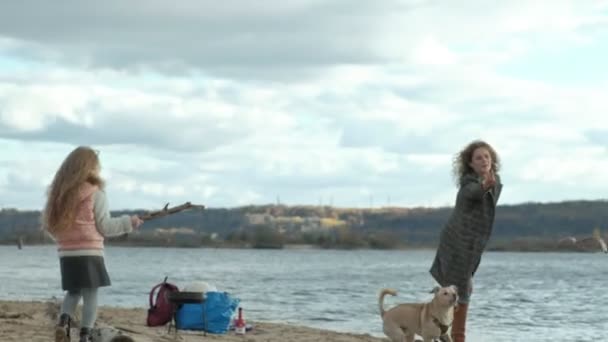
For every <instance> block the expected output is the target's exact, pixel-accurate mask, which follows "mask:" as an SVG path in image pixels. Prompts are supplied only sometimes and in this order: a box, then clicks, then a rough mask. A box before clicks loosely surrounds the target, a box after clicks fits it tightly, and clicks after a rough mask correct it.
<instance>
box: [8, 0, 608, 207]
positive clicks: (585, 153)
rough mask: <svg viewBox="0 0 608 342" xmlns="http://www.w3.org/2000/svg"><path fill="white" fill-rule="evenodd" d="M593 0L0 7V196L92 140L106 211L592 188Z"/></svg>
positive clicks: (150, 1) (37, 190) (605, 37)
mask: <svg viewBox="0 0 608 342" xmlns="http://www.w3.org/2000/svg"><path fill="white" fill-rule="evenodd" d="M606 42H608V1H599V0H598V1H587V0H550V1H549V0H546V1H534V0H510V1H482V0H464V1H448V0H444V1H442V0H435V1H433V0H428V1H425V0H382V1H372V0H365V1H364V0H333V1H330V0H290V1H283V0H264V1H246V0H239V1H236V0H224V1H210V0H181V1H178V2H175V1H157V0H145V1H144V0H132V1H128V2H125V1H122V0H120V1H119V0H110V1H95V2H93V1H91V2H88V1H70V2H67V1H53V2H41V1H28V0H20V1H4V2H2V3H0V146H1V152H0V207H17V208H22V209H39V208H40V207H41V206H42V205H43V203H44V200H45V199H44V196H45V190H46V187H47V186H48V184H49V182H50V181H51V179H52V177H53V175H54V172H55V171H56V169H57V167H58V166H59V164H60V163H61V161H62V160H63V158H64V157H65V156H66V155H67V153H69V152H70V151H71V150H72V149H73V148H74V147H76V146H78V145H90V146H93V147H94V148H96V149H99V150H100V151H101V158H102V167H103V171H102V174H103V176H104V177H105V178H106V179H107V182H108V193H109V199H110V206H111V207H113V208H114V209H121V208H149V209H156V208H158V207H160V206H162V204H164V203H165V202H171V203H173V204H179V203H180V202H183V201H192V202H197V203H202V204H205V205H207V206H209V207H235V206H240V205H245V204H263V203H274V202H276V201H277V200H280V202H281V203H285V204H315V205H316V204H320V203H321V204H332V205H334V206H343V207H346V206H349V207H366V206H370V205H372V206H374V207H379V206H386V205H389V204H390V205H391V206H447V205H452V204H453V200H454V195H455V192H456V188H455V186H454V183H453V180H452V178H451V174H450V167H451V160H452V157H453V155H454V154H455V153H456V152H457V151H458V150H459V149H460V148H462V147H463V146H464V145H465V144H466V143H467V142H469V141H471V140H473V139H478V138H479V139H484V140H487V141H488V142H490V143H491V144H492V145H494V146H495V148H496V149H497V151H498V152H499V154H500V156H501V158H502V163H503V171H502V177H503V182H504V184H505V185H504V192H503V197H502V198H501V203H502V204H515V203H522V202H529V201H535V202H537V201H540V202H553V201H562V200H572V199H604V198H606V197H608V196H607V194H608V148H607V147H608V101H607V99H608V64H607V62H606V61H608V44H607V43H606Z"/></svg>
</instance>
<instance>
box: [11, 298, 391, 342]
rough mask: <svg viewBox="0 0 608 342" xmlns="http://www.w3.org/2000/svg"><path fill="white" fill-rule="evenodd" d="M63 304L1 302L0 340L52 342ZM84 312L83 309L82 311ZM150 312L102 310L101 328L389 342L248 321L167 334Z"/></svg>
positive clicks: (161, 337)
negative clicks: (243, 326) (235, 328)
mask: <svg viewBox="0 0 608 342" xmlns="http://www.w3.org/2000/svg"><path fill="white" fill-rule="evenodd" d="M58 308H59V302H58V301H55V300H49V301H47V302H26V301H23V302H13V301H0V339H1V340H2V341H5V342H22V341H31V342H49V341H53V338H54V337H53V336H54V335H53V332H54V330H53V326H54V324H55V319H56V317H57V313H58ZM79 310H80V308H79ZM145 317H146V310H145V309H143V308H133V309H125V308H112V307H101V308H100V310H99V315H98V319H97V324H98V326H100V327H103V326H111V327H114V328H117V329H119V330H122V331H123V332H124V333H125V334H126V335H128V336H130V337H132V338H133V339H134V340H135V341H137V342H151V341H238V342H243V341H247V342H255V341H260V342H262V341H264V342H273V341H277V342H278V341H281V342H285V341H293V342H308V341H311V342H313V341H314V342H318V341H335V342H363V341H365V342H377V341H386V340H383V339H380V338H376V337H372V336H370V335H360V334H347V333H338V332H332V331H325V330H319V329H313V328H307V327H299V326H293V325H287V324H275V323H264V322H248V323H249V324H253V325H254V329H253V330H251V331H249V332H248V333H247V334H246V335H245V336H239V335H235V334H234V332H229V333H227V334H224V335H211V334H207V336H203V333H202V332H193V331H181V330H180V331H179V332H178V335H177V336H176V335H175V334H174V332H173V331H172V332H171V333H168V332H167V327H158V328H150V327H147V326H146V325H145ZM77 334H78V333H77V330H73V333H72V341H77V340H78V338H77V337H76V336H77Z"/></svg>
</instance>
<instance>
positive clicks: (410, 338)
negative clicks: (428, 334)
mask: <svg viewBox="0 0 608 342" xmlns="http://www.w3.org/2000/svg"><path fill="white" fill-rule="evenodd" d="M404 341H406V342H416V334H410V333H406V334H405V340H404Z"/></svg>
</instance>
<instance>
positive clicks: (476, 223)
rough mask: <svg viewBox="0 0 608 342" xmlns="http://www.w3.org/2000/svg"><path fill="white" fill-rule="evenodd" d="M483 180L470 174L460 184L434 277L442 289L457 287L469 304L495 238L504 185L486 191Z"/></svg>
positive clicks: (439, 250) (436, 256)
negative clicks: (479, 269)
mask: <svg viewBox="0 0 608 342" xmlns="http://www.w3.org/2000/svg"><path fill="white" fill-rule="evenodd" d="M481 181H482V180H481V179H480V178H479V177H478V176H477V175H475V174H466V175H464V176H463V177H462V178H461V180H460V189H459V190H458V194H457V196H456V205H455V206H454V210H453V212H452V215H451V216H450V218H449V220H448V222H447V224H446V225H445V227H444V229H443V231H442V232H441V235H440V239H439V247H438V248H437V254H436V255H435V260H434V261H433V265H432V267H431V269H430V273H431V275H432V276H433V278H435V280H436V281H437V282H438V283H439V284H441V286H449V285H456V286H457V287H458V295H459V296H460V298H461V299H463V300H464V301H466V300H468V298H469V293H468V291H469V290H468V288H469V286H470V285H469V280H470V279H471V278H472V277H473V275H475V271H477V267H478V266H479V263H480V261H481V255H482V253H483V251H484V250H485V248H486V244H487V242H488V240H489V239H490V235H491V234H492V226H493V224H494V212H495V209H496V203H497V202H498V198H499V197H500V191H501V190H502V184H501V183H500V178H499V177H498V175H497V176H496V185H495V186H494V187H493V188H491V189H488V190H486V191H484V190H483V188H482V186H481Z"/></svg>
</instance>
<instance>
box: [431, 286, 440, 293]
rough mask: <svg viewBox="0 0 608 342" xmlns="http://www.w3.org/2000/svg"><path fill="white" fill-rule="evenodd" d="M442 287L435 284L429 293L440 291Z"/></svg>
mask: <svg viewBox="0 0 608 342" xmlns="http://www.w3.org/2000/svg"><path fill="white" fill-rule="evenodd" d="M440 289H441V287H439V286H435V287H433V289H432V290H431V291H430V292H429V293H437V292H439V290H440Z"/></svg>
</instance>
